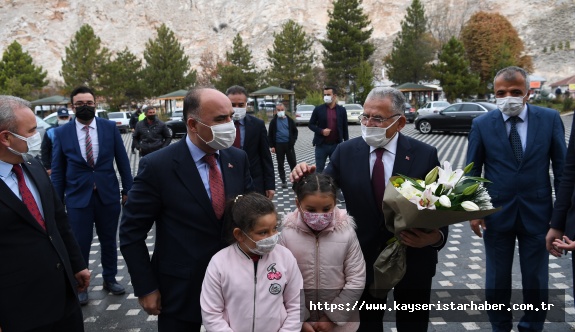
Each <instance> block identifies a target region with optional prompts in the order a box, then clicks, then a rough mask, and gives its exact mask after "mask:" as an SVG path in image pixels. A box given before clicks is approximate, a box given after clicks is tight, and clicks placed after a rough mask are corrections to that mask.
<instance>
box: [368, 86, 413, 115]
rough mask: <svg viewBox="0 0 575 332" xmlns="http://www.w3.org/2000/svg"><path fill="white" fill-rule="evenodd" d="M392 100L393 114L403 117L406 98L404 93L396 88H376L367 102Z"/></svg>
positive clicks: (369, 95)
mask: <svg viewBox="0 0 575 332" xmlns="http://www.w3.org/2000/svg"><path fill="white" fill-rule="evenodd" d="M383 99H389V100H391V111H392V113H393V114H400V115H403V108H404V106H403V105H404V104H405V97H404V96H403V93H402V92H401V91H399V90H397V89H394V88H374V89H373V90H371V91H370V92H369V94H368V95H367V98H365V101H366V102H367V101H368V100H383Z"/></svg>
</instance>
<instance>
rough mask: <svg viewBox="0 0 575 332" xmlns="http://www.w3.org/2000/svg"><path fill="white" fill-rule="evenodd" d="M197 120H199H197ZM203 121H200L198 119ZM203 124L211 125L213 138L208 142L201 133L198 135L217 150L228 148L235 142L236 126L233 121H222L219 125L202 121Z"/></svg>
mask: <svg viewBox="0 0 575 332" xmlns="http://www.w3.org/2000/svg"><path fill="white" fill-rule="evenodd" d="M196 121H197V120H196ZM197 122H198V123H201V122H200V121H197ZM201 124H202V125H204V126H206V127H209V128H210V129H211V130H212V137H213V138H212V140H211V141H209V142H206V141H205V140H204V139H203V138H202V137H201V136H200V134H196V135H198V137H199V138H200V139H201V140H202V141H203V142H204V143H206V144H207V145H208V146H209V147H210V148H212V149H215V150H223V149H227V148H229V147H230V146H232V145H233V144H234V140H235V139H236V126H235V125H234V122H233V121H230V122H226V123H222V124H219V125H214V126H208V125H206V124H203V123H201Z"/></svg>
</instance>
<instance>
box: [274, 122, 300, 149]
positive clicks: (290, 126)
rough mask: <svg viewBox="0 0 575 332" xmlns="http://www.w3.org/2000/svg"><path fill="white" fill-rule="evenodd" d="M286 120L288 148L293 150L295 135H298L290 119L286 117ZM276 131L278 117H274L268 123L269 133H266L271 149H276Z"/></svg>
mask: <svg viewBox="0 0 575 332" xmlns="http://www.w3.org/2000/svg"><path fill="white" fill-rule="evenodd" d="M286 118H287V119H288V131H289V146H290V148H293V147H294V145H295V141H297V133H298V132H297V126H296V124H295V122H294V120H293V119H292V118H290V117H289V116H286ZM277 130H278V116H277V115H274V118H273V119H272V121H271V122H270V127H269V133H268V137H269V141H270V147H272V148H275V147H276V136H277V135H276V134H277Z"/></svg>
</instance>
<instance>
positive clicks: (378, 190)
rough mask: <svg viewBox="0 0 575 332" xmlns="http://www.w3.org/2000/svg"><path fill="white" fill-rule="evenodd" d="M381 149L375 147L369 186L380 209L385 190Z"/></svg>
mask: <svg viewBox="0 0 575 332" xmlns="http://www.w3.org/2000/svg"><path fill="white" fill-rule="evenodd" d="M383 151H384V149H383V148H378V149H375V164H373V172H372V173H371V188H372V189H373V197H374V198H375V204H376V206H377V207H378V209H381V203H382V201H383V193H384V192H385V170H384V168H383V161H382V160H381V158H382V157H383Z"/></svg>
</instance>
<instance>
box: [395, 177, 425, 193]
mask: <svg viewBox="0 0 575 332" xmlns="http://www.w3.org/2000/svg"><path fill="white" fill-rule="evenodd" d="M397 175H399V176H401V177H402V178H403V179H405V180H407V181H409V182H411V184H412V185H413V187H414V188H415V189H417V190H419V191H424V190H425V188H424V187H422V186H421V185H420V184H419V183H418V182H417V180H415V179H412V178H410V177H409V176H405V175H403V174H397Z"/></svg>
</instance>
